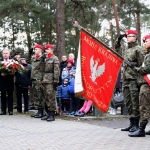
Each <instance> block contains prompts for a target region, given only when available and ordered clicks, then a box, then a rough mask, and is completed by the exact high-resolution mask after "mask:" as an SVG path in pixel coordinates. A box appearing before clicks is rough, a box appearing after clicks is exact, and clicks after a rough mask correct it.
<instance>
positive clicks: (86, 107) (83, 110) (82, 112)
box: [75, 100, 93, 117]
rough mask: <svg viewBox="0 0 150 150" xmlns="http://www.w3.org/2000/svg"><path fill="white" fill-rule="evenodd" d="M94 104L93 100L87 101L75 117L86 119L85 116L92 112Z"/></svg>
mask: <svg viewBox="0 0 150 150" xmlns="http://www.w3.org/2000/svg"><path fill="white" fill-rule="evenodd" d="M92 104H93V102H92V101H91V100H85V101H84V104H83V106H82V108H81V109H80V110H79V111H78V113H77V114H75V116H79V117H84V115H85V114H87V112H88V111H89V110H90V108H91V106H92Z"/></svg>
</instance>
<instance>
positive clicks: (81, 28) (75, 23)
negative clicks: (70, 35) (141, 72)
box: [68, 18, 124, 60]
mask: <svg viewBox="0 0 150 150" xmlns="http://www.w3.org/2000/svg"><path fill="white" fill-rule="evenodd" d="M68 21H70V22H72V24H73V26H74V27H77V28H79V30H83V31H84V32H86V33H87V34H89V35H90V36H91V37H92V38H93V39H94V40H96V41H97V42H99V43H101V44H102V45H103V46H105V47H106V48H107V49H109V50H110V51H112V52H113V53H114V54H115V55H117V56H118V57H119V58H121V59H122V60H124V58H123V57H122V56H121V55H119V54H118V53H117V52H116V51H115V50H113V49H111V48H110V47H109V46H107V45H106V44H105V43H103V42H102V41H100V40H99V39H98V38H96V37H94V36H93V35H92V34H91V33H89V32H88V31H87V30H86V29H85V28H83V27H82V26H81V25H79V23H78V22H77V21H75V20H74V19H73V18H69V19H68Z"/></svg>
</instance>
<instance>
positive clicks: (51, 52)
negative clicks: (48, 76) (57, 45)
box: [45, 48, 54, 54]
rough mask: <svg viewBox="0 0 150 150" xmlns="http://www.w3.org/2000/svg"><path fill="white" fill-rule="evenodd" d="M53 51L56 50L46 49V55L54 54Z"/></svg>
mask: <svg viewBox="0 0 150 150" xmlns="http://www.w3.org/2000/svg"><path fill="white" fill-rule="evenodd" d="M53 51H54V49H52V48H48V49H45V53H46V54H53Z"/></svg>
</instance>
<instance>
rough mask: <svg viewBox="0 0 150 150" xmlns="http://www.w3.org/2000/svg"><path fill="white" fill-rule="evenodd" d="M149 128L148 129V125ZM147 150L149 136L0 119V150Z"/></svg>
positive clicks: (72, 124) (74, 123) (62, 122)
mask: <svg viewBox="0 0 150 150" xmlns="http://www.w3.org/2000/svg"><path fill="white" fill-rule="evenodd" d="M148 127H149V129H150V126H148ZM78 149H79V150H150V136H146V137H145V138H131V137H128V133H127V132H121V131H120V129H112V128H107V127H100V126H97V125H92V124H88V123H82V122H77V121H68V120H61V119H57V120H56V121H54V122H46V121H41V120H40V119H35V118H30V117H29V116H25V115H13V116H9V115H5V116H0V150H78Z"/></svg>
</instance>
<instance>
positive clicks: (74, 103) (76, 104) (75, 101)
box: [69, 70, 80, 115]
mask: <svg viewBox="0 0 150 150" xmlns="http://www.w3.org/2000/svg"><path fill="white" fill-rule="evenodd" d="M72 75H73V78H72V79H71V80H70V85H69V91H70V93H71V113H70V115H75V114H76V113H78V110H79V108H80V98H78V97H75V93H74V82H75V70H74V71H73V72H72Z"/></svg>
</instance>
